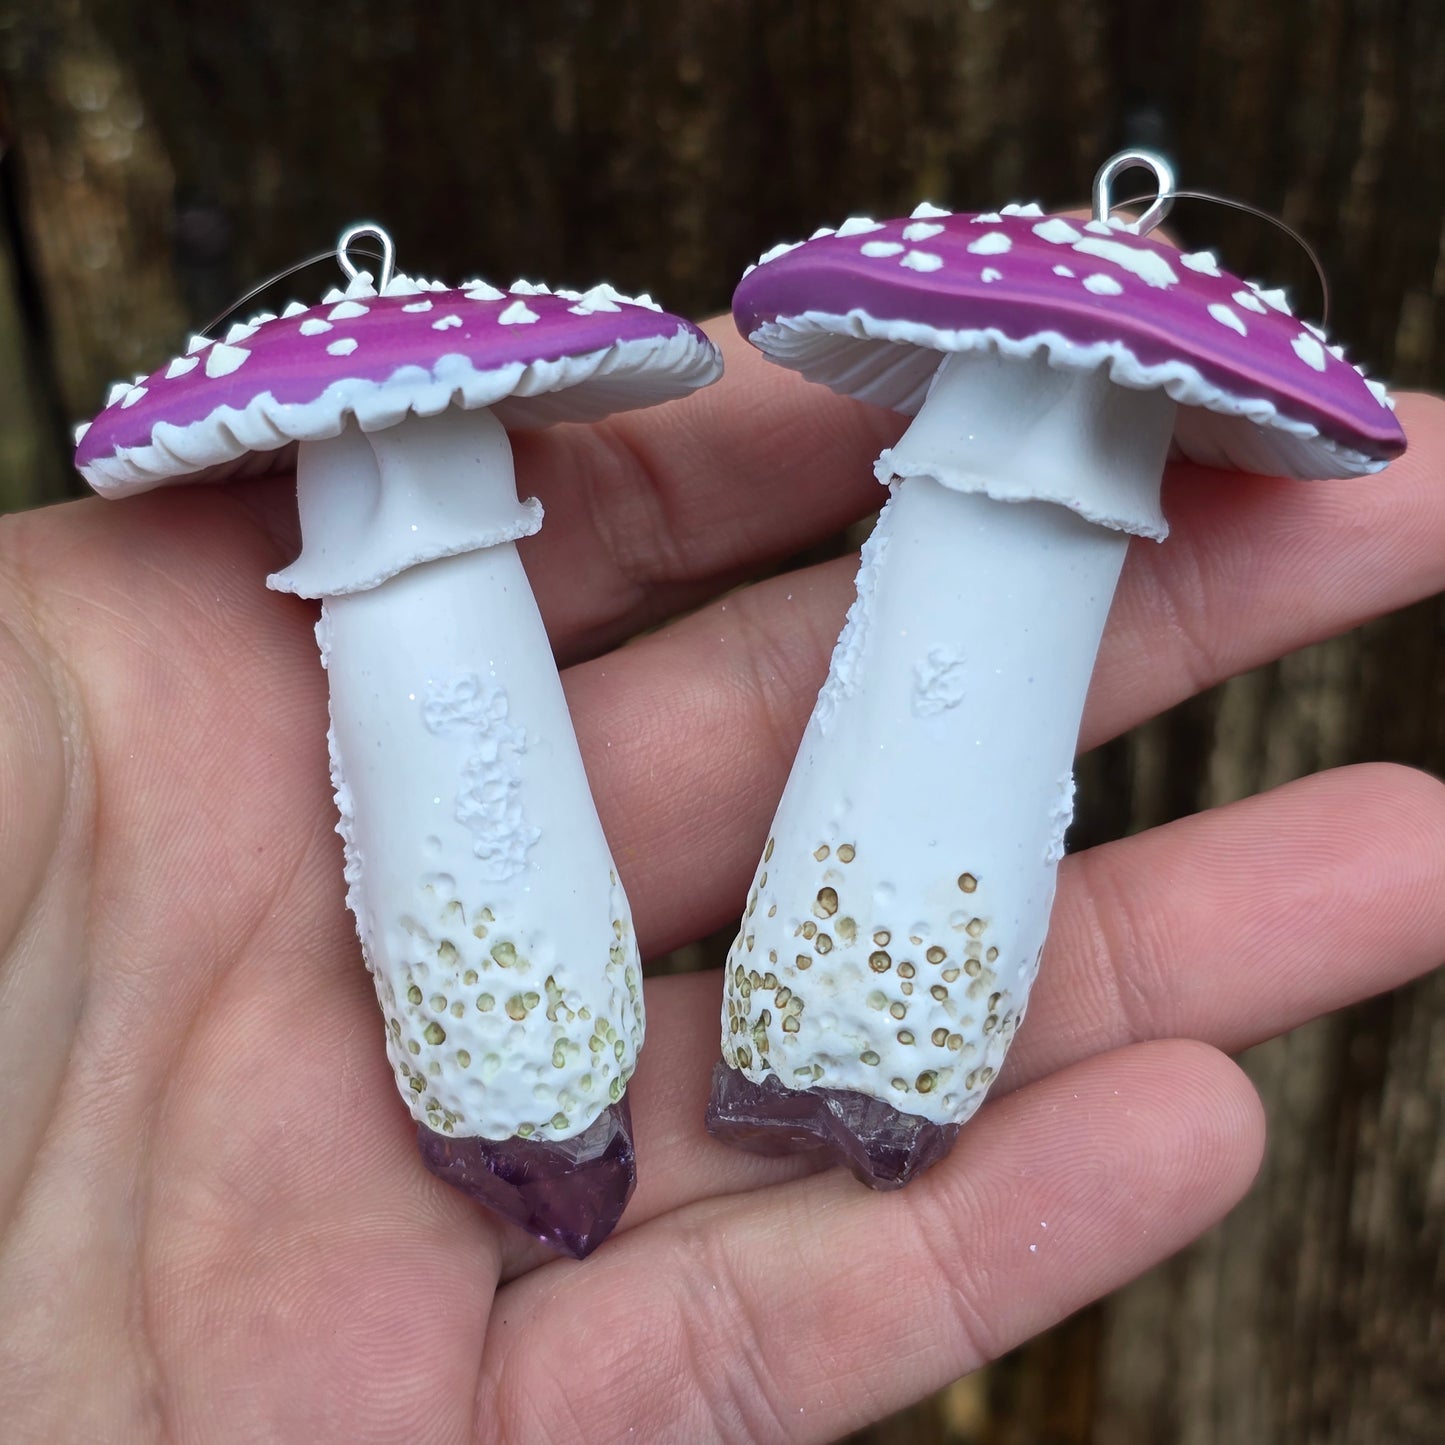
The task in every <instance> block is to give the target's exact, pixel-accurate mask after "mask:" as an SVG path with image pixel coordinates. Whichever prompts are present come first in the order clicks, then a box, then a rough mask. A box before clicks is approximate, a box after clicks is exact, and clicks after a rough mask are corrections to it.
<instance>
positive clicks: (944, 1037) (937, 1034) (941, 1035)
mask: <svg viewBox="0 0 1445 1445" xmlns="http://www.w3.org/2000/svg"><path fill="white" fill-rule="evenodd" d="M929 1038H931V1039H932V1040H933V1047H934V1048H936V1049H941V1048H942V1047H943V1046H944V1044H946V1043H947V1042H948V1030H947V1029H934V1031H933V1032H932V1033H931V1034H930V1035H929Z"/></svg>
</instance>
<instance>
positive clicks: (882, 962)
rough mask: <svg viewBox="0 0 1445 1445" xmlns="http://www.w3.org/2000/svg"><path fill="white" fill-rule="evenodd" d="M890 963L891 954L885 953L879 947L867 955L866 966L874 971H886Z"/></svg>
mask: <svg viewBox="0 0 1445 1445" xmlns="http://www.w3.org/2000/svg"><path fill="white" fill-rule="evenodd" d="M892 965H893V957H892V955H891V954H888V953H885V952H884V951H883V949H881V948H880V949H877V950H876V951H875V952H873V953H870V954H869V955H868V967H869V968H871V969H872V970H873V972H874V973H887V972H888V970H889V969H890V968H891V967H892Z"/></svg>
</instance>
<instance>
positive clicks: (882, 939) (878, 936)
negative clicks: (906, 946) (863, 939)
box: [873, 928, 893, 948]
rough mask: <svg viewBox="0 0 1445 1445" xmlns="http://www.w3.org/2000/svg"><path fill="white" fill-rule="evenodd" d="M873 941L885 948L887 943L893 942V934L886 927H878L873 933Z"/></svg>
mask: <svg viewBox="0 0 1445 1445" xmlns="http://www.w3.org/2000/svg"><path fill="white" fill-rule="evenodd" d="M873 942H874V943H876V944H877V945H878V947H879V948H887V947H888V945H889V944H890V943H892V942H893V935H892V934H891V933H889V931H888V930H887V929H886V928H880V929H879V930H878V932H877V933H875V934H874V935H873Z"/></svg>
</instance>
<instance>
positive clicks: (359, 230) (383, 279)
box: [336, 221, 396, 293]
mask: <svg viewBox="0 0 1445 1445" xmlns="http://www.w3.org/2000/svg"><path fill="white" fill-rule="evenodd" d="M363 238H370V239H372V240H374V241H375V242H376V244H377V245H379V246H380V247H381V265H380V274H379V275H378V276H377V278H376V289H377V291H378V293H380V292H382V291H385V290H386V288H387V287H388V286H389V285H390V284H391V278H392V274H393V271H394V268H395V265H396V247H395V246H394V245H393V244H392V240H391V236H390V235H389V234H388V233H387V232H386V230H385V229H384V228H383V227H381V226H378V225H377V224H376V222H375V221H358V222H357V224H356V225H354V226H348V227H347V228H346V229H345V230H344V231H343V232H342V233H341V239H340V240H339V241H338V242H337V243H336V264H337V265H338V266H340V267H341V270H342V273H343V274H344V275H345V277H346V279H347V280H348V281H355V280H356V277H357V275H358V274H359V273H358V272H357V269H356V266H355V264H354V263H353V262H352V259H351V257H350V256H349V255H348V254H347V252H348V251H349V250H350V248H351V247H352V246H353V245H354V244H355V243H356V242H357V241H360V240H362V239H363Z"/></svg>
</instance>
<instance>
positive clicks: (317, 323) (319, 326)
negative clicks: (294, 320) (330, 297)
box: [298, 316, 331, 336]
mask: <svg viewBox="0 0 1445 1445" xmlns="http://www.w3.org/2000/svg"><path fill="white" fill-rule="evenodd" d="M298 329H299V330H300V332H301V334H302V336H320V335H321V333H322V332H323V331H330V330H331V323H330V322H329V321H323V320H322V319H321V318H320V317H319V316H309V317H307V319H306V320H305V321H303V322H302V323H301V325H300V327H299V328H298Z"/></svg>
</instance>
